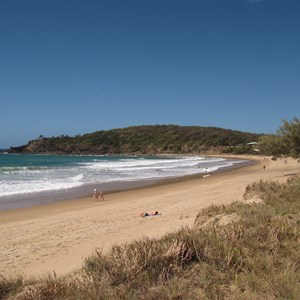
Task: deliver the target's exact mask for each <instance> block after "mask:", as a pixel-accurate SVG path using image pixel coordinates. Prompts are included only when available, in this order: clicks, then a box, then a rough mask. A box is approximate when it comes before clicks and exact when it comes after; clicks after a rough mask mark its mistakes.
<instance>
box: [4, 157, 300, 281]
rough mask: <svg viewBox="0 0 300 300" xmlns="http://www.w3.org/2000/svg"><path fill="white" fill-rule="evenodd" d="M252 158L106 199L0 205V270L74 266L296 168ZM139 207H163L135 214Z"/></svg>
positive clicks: (32, 271) (188, 221)
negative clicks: (234, 165)
mask: <svg viewBox="0 0 300 300" xmlns="http://www.w3.org/2000/svg"><path fill="white" fill-rule="evenodd" d="M239 158H240V159H247V158H246V157H243V158H242V157H239ZM248 159H250V158H249V157H248ZM252 159H255V160H256V163H255V164H252V165H250V166H245V167H241V168H237V169H233V170H230V171H226V172H219V173H214V174H212V175H211V176H208V177H201V178H190V179H188V180H184V181H172V182H168V183H165V184H161V185H160V184H157V185H154V186H148V187H143V188H137V189H133V190H126V191H117V192H113V193H107V194H106V195H105V201H104V202H95V201H93V199H92V196H90V197H84V198H79V199H72V200H66V201H59V202H56V203H51V204H45V205H40V206H34V207H30V208H19V209H15V210H7V211H1V212H0V229H1V232H2V236H1V237H0V252H1V258H0V274H1V275H3V276H17V275H18V274H21V275H22V276H24V277H31V276H41V275H45V274H46V273H47V272H55V273H56V274H57V275H63V274H66V273H67V272H70V271H72V270H75V269H77V268H80V267H81V266H82V263H83V262H84V259H85V257H87V256H90V255H92V254H94V253H95V251H102V252H103V253H105V252H107V251H109V249H111V247H112V246H113V245H120V244H122V243H126V242H131V241H133V240H136V239H140V238H143V237H146V236H147V237H149V238H152V237H156V238H159V237H161V236H162V235H164V234H166V233H169V232H172V231H176V230H179V229H180V228H182V227H184V226H192V225H193V224H194V221H195V218H196V216H197V214H198V213H199V212H200V211H201V209H203V208H205V207H208V206H209V205H212V204H214V205H220V204H225V205H226V204H229V203H232V202H234V201H242V200H243V194H244V192H245V188H246V186H247V185H248V184H252V183H253V182H256V181H259V180H278V181H280V182H285V181H286V180H287V179H288V178H289V176H286V174H294V173H297V174H299V173H300V164H299V163H297V161H295V160H292V159H288V161H287V163H285V162H284V160H278V161H272V160H271V159H267V160H262V158H255V157H253V158H252ZM263 165H265V166H266V168H265V169H264V168H263ZM145 211H158V212H159V213H161V215H159V216H156V217H146V218H141V217H140V216H139V215H140V213H141V212H145Z"/></svg>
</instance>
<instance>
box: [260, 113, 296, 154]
mask: <svg viewBox="0 0 300 300" xmlns="http://www.w3.org/2000/svg"><path fill="white" fill-rule="evenodd" d="M258 148H259V149H260V151H261V153H263V154H265V155H271V156H274V157H278V156H291V157H294V158H298V157H300V119H298V118H294V119H293V120H292V121H291V122H288V121H286V120H283V124H282V126H281V127H279V129H278V130H277V134H274V135H264V136H261V137H260V139H259V144H258Z"/></svg>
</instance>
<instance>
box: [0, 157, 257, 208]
mask: <svg viewBox="0 0 300 300" xmlns="http://www.w3.org/2000/svg"><path fill="white" fill-rule="evenodd" d="M209 157H211V158H214V157H215V156H209ZM220 158H224V159H226V160H227V161H229V162H230V160H236V159H238V160H240V158H237V157H235V158H234V157H224V156H221V157H220ZM243 160H244V159H243ZM252 163H253V160H249V159H248V160H245V161H244V162H239V163H232V165H231V166H228V167H220V168H219V169H217V170H216V171H212V172H210V174H215V173H219V172H227V171H228V170H231V169H235V168H241V167H243V166H245V165H248V164H252ZM204 174H205V173H197V174H191V175H183V176H179V177H165V178H149V179H136V180H132V181H111V182H103V183H102V184H99V183H86V184H84V185H82V186H79V187H73V188H69V189H60V190H49V191H41V192H36V193H25V194H16V195H11V196H10V195H9V196H0V211H6V210H13V209H18V208H25V207H34V206H38V205H45V204H50V203H54V202H60V201H68V200H70V199H75V198H76V199H77V198H86V197H89V195H91V194H92V193H93V190H94V188H95V187H99V185H100V186H101V189H103V190H104V191H105V193H106V194H107V193H114V192H117V191H125V190H134V189H137V188H143V187H147V186H155V185H157V184H165V183H168V182H172V181H176V182H178V181H184V180H189V179H190V178H196V177H202V176H203V175H204Z"/></svg>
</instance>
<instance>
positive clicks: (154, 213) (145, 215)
mask: <svg viewBox="0 0 300 300" xmlns="http://www.w3.org/2000/svg"><path fill="white" fill-rule="evenodd" d="M158 215H160V213H159V212H158V211H152V212H142V213H140V216H141V217H142V218H145V217H149V216H158Z"/></svg>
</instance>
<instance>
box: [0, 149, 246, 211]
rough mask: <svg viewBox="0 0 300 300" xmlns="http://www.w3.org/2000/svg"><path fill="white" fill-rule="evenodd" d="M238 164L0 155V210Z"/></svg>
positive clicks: (199, 159) (211, 160) (181, 159)
mask: <svg viewBox="0 0 300 300" xmlns="http://www.w3.org/2000/svg"><path fill="white" fill-rule="evenodd" d="M243 162H244V161H241V160H225V159H223V158H204V157H176V158H161V157H124V156H63V155H16V154H0V209H1V207H3V205H4V203H6V204H9V203H10V204H11V203H13V202H18V205H23V204H24V203H25V202H26V201H27V202H28V201H32V199H35V200H37V201H38V200H39V199H42V200H43V201H51V200H53V199H64V198H68V197H70V196H72V197H74V196H77V195H78V196H83V195H87V194H89V193H90V191H92V190H93V188H94V187H98V188H100V187H101V188H104V189H105V190H114V189H120V188H124V187H125V188H126V187H127V186H133V183H137V182H153V181H154V180H160V179H164V178H173V177H181V176H186V175H192V174H201V173H206V172H213V171H216V170H220V169H222V168H226V167H230V166H233V165H238V164H240V163H243ZM24 205H25V204H24Z"/></svg>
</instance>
